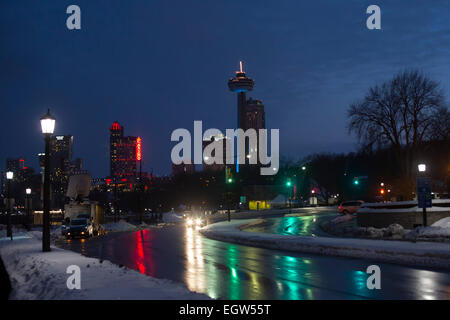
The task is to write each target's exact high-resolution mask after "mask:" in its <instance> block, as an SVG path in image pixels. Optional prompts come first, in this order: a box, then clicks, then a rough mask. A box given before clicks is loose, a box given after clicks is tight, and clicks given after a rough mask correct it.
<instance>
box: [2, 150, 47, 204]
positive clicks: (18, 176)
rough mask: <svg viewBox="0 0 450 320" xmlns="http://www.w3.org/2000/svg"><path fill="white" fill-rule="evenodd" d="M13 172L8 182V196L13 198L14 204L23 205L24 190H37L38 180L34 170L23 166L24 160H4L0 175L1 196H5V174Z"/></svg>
mask: <svg viewBox="0 0 450 320" xmlns="http://www.w3.org/2000/svg"><path fill="white" fill-rule="evenodd" d="M8 171H11V172H13V174H14V176H13V179H12V180H11V182H10V196H11V198H14V199H15V201H16V204H19V205H20V204H23V200H24V196H25V190H26V189H27V188H31V189H32V190H34V191H37V190H39V187H40V185H39V179H36V175H35V173H34V169H33V168H31V167H27V166H25V159H24V158H8V159H7V160H6V168H5V171H4V172H2V175H1V179H2V181H1V184H2V194H3V195H4V196H7V193H8V190H7V183H8V181H7V179H6V172H8Z"/></svg>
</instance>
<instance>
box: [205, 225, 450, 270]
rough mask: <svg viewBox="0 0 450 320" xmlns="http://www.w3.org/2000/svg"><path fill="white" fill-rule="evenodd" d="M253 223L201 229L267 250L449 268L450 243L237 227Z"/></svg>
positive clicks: (206, 232)
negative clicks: (300, 234) (299, 234)
mask: <svg viewBox="0 0 450 320" xmlns="http://www.w3.org/2000/svg"><path fill="white" fill-rule="evenodd" d="M250 222H251V220H239V221H231V222H221V223H216V224H213V225H209V226H207V227H205V228H202V229H201V230H200V232H201V233H202V234H203V235H205V236H206V237H208V238H212V239H215V240H221V241H228V242H233V243H239V244H243V245H250V246H256V247H263V248H268V249H278V250H286V251H296V252H306V253H315V254H323V255H334V256H341V257H351V258H364V259H370V260H377V261H384V262H391V263H401V264H408V265H414V266H425V267H442V268H449V269H450V245H449V244H446V243H430V242H416V243H412V242H406V241H385V240H369V239H351V238H350V239H349V238H327V237H304V236H289V235H278V234H265V233H254V232H245V231H241V230H239V229H238V227H239V226H240V225H243V224H248V223H250ZM393 229H395V228H394V227H393ZM391 231H392V232H394V231H395V230H391Z"/></svg>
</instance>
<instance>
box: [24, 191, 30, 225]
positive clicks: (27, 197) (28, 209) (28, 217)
mask: <svg viewBox="0 0 450 320" xmlns="http://www.w3.org/2000/svg"><path fill="white" fill-rule="evenodd" d="M25 195H26V198H25V201H26V205H27V229H28V231H29V230H30V225H31V214H30V213H31V189H30V188H26V189H25Z"/></svg>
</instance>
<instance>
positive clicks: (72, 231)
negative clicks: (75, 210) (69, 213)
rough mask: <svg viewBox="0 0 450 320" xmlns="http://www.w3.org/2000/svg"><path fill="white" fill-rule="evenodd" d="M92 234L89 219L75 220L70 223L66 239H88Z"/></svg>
mask: <svg viewBox="0 0 450 320" xmlns="http://www.w3.org/2000/svg"><path fill="white" fill-rule="evenodd" d="M93 233H94V230H93V227H92V224H91V222H90V221H89V219H85V218H77V219H72V220H71V221H70V225H69V226H68V230H67V232H66V237H67V238H68V239H70V238H76V237H80V238H88V237H90V236H92V235H93Z"/></svg>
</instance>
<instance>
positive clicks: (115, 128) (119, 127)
mask: <svg viewBox="0 0 450 320" xmlns="http://www.w3.org/2000/svg"><path fill="white" fill-rule="evenodd" d="M121 129H122V127H121V125H120V124H119V123H118V122H117V121H114V123H113V124H112V126H111V128H110V130H121Z"/></svg>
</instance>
